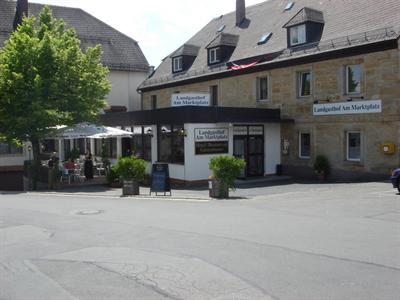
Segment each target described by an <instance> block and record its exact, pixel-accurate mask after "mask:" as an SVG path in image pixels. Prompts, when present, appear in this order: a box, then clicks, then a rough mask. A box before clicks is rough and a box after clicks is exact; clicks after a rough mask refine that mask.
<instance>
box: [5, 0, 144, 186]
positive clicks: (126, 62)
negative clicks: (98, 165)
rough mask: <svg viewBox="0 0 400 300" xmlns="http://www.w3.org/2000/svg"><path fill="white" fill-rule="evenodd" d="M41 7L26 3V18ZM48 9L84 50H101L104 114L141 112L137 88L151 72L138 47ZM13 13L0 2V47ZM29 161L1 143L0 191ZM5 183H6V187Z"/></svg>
mask: <svg viewBox="0 0 400 300" xmlns="http://www.w3.org/2000/svg"><path fill="white" fill-rule="evenodd" d="M21 2H24V3H26V2H27V1H26V0H25V1H21ZM43 7H44V5H42V4H34V3H29V6H28V15H29V16H32V15H38V14H39V12H40V11H41V10H42V9H43ZM50 8H51V9H52V11H53V15H54V17H56V18H58V19H63V20H64V21H65V23H66V25H67V27H72V28H74V29H75V30H76V33H77V35H78V37H79V39H80V40H81V42H82V47H83V48H87V47H91V46H95V45H97V44H100V45H101V46H102V49H103V56H102V62H103V64H104V65H106V66H107V67H108V68H109V70H110V73H109V75H108V79H109V80H110V82H111V92H110V94H109V96H108V99H107V102H108V105H109V107H108V108H107V109H106V111H133V110H139V109H141V96H140V94H139V93H138V92H137V87H138V86H139V85H140V84H141V83H142V82H143V80H144V79H145V78H147V76H148V74H149V69H150V68H149V64H148V62H147V60H146V58H145V56H144V55H143V52H142V50H141V49H140V47H139V45H138V43H137V42H136V41H135V40H133V39H132V38H130V37H128V36H126V35H124V34H122V33H121V32H119V31H117V30H115V29H114V28H112V27H110V26H108V25H107V24H105V23H104V22H102V21H100V20H98V19H97V18H95V17H93V16H91V15H90V14H88V13H87V12H85V11H83V10H81V9H78V8H70V7H60V6H52V5H50ZM15 11H16V2H15V1H7V0H0V47H2V46H3V45H4V42H5V41H6V40H7V39H8V37H9V35H10V33H11V32H12V30H13V21H14V16H15ZM80 142H81V141H80ZM74 143H75V144H76V143H78V142H77V141H75V142H71V143H68V145H69V146H70V148H71V149H72V148H73V147H74ZM50 144H51V141H50ZM68 145H67V146H68ZM46 146H49V149H50V150H53V151H54V150H55V151H57V152H58V150H59V149H58V147H59V146H58V143H54V145H46ZM28 158H29V153H28V150H27V149H14V148H12V147H11V148H10V146H9V145H8V144H5V143H0V189H5V188H10V189H14V188H15V187H16V186H18V187H20V186H21V180H20V179H18V180H17V181H15V180H13V179H12V178H20V172H21V168H22V165H23V161H24V160H27V159H28ZM10 172H12V173H10ZM16 172H17V173H19V174H16ZM14 175H16V176H17V177H14ZM5 179H8V180H7V183H5V182H6V180H5ZM2 183H3V184H2ZM11 183H15V184H11Z"/></svg>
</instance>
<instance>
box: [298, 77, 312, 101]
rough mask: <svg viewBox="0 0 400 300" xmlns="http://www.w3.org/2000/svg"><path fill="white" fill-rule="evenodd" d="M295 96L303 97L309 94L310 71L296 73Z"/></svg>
mask: <svg viewBox="0 0 400 300" xmlns="http://www.w3.org/2000/svg"><path fill="white" fill-rule="evenodd" d="M297 87H298V91H297V96H298V97H299V98H305V97H309V96H311V72H310V71H302V72H298V73H297Z"/></svg>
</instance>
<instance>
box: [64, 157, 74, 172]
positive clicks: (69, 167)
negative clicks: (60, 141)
mask: <svg viewBox="0 0 400 300" xmlns="http://www.w3.org/2000/svg"><path fill="white" fill-rule="evenodd" d="M64 167H65V168H66V169H67V170H74V169H75V161H74V159H73V158H70V159H68V161H67V162H66V163H65V165H64Z"/></svg>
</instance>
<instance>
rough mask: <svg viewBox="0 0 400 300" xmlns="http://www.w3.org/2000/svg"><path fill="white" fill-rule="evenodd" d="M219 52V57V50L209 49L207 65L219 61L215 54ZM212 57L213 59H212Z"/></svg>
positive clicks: (219, 58)
mask: <svg viewBox="0 0 400 300" xmlns="http://www.w3.org/2000/svg"><path fill="white" fill-rule="evenodd" d="M218 51H219V56H221V48H220V47H217V48H211V49H209V50H208V63H209V64H215V63H219V62H220V61H221V57H218V55H217V53H218ZM213 56H214V57H213Z"/></svg>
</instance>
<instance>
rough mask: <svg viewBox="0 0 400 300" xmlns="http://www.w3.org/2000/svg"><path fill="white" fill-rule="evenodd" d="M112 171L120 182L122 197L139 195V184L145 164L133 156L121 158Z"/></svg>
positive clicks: (142, 177)
mask: <svg viewBox="0 0 400 300" xmlns="http://www.w3.org/2000/svg"><path fill="white" fill-rule="evenodd" d="M113 169H114V171H115V172H116V174H117V175H118V176H119V178H120V179H121V181H122V184H123V185H122V195H124V196H127V195H139V182H140V181H142V180H143V179H144V176H145V172H146V162H145V161H144V160H143V159H139V158H136V157H133V156H129V157H121V158H119V159H118V162H117V164H116V165H115V166H114V168H113Z"/></svg>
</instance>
